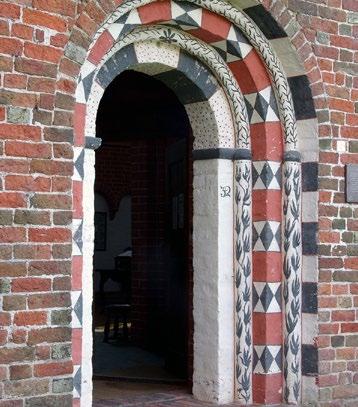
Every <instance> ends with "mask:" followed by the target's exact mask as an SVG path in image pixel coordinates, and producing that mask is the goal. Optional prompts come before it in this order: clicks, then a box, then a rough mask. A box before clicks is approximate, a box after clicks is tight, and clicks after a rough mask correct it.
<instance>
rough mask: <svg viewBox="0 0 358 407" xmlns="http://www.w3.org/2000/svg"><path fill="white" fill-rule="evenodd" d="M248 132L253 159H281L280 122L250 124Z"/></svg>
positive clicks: (281, 138)
mask: <svg viewBox="0 0 358 407" xmlns="http://www.w3.org/2000/svg"><path fill="white" fill-rule="evenodd" d="M250 132H251V143H252V156H253V160H254V161H262V160H270V161H282V158H283V136H282V128H281V123H280V122H271V123H257V124H252V125H251V126H250Z"/></svg>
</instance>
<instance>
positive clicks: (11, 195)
mask: <svg viewBox="0 0 358 407" xmlns="http://www.w3.org/2000/svg"><path fill="white" fill-rule="evenodd" d="M26 206H27V202H26V195H25V194H23V193H20V192H0V207H1V208H23V207H26Z"/></svg>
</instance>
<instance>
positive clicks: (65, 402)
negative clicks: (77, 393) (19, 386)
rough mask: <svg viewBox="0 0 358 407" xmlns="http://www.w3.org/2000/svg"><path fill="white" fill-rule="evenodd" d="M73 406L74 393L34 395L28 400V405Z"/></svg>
mask: <svg viewBox="0 0 358 407" xmlns="http://www.w3.org/2000/svg"><path fill="white" fill-rule="evenodd" d="M44 406H46V407H72V406H73V405H72V395H58V396H45V397H33V398H30V399H27V400H26V407H44Z"/></svg>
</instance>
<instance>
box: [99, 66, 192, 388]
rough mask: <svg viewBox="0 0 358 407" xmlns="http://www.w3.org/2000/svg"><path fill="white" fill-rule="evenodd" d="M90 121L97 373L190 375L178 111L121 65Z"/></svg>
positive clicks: (186, 226) (183, 124)
mask: <svg viewBox="0 0 358 407" xmlns="http://www.w3.org/2000/svg"><path fill="white" fill-rule="evenodd" d="M96 125H97V129H96V131H97V137H100V138H102V140H103V142H102V146H101V148H100V149H99V150H98V151H97V152H96V182H95V193H96V201H95V211H96V217H95V227H96V239H95V255H94V287H95V292H94V311H93V315H94V339H95V346H94V376H95V378H96V377H98V378H99V377H117V378H121V379H133V380H141V379H143V380H144V381H146V382H150V381H154V382H156V381H160V382H166V381H168V382H176V381H183V382H190V381H191V376H192V362H191V360H192V305H191V299H192V249H191V247H192V244H191V229H192V224H191V220H192V203H191V202H192V163H191V151H192V140H191V129H190V124H189V121H188V118H187V115H186V112H185V109H184V107H183V106H182V104H181V103H180V102H179V101H178V99H177V98H176V96H175V94H174V93H173V92H172V91H171V90H170V89H169V88H167V87H166V86H165V85H164V84H163V83H161V82H159V81H158V80H156V79H154V78H151V77H149V76H147V75H144V74H142V73H138V72H134V71H126V72H124V73H122V74H121V75H119V76H118V77H117V78H116V79H115V80H114V81H113V82H112V84H111V85H110V86H109V87H108V88H107V90H106V92H105V94H104V96H103V98H102V101H101V103H100V106H99V110H98V116H97V123H96ZM125 319H127V323H123V321H124V320H125ZM116 320H118V322H119V323H118V332H116V325H117V323H116ZM124 322H125V321H124ZM106 323H107V329H104V328H105V327H106ZM109 323H110V324H109ZM126 327H127V328H128V330H126ZM106 331H107V332H106Z"/></svg>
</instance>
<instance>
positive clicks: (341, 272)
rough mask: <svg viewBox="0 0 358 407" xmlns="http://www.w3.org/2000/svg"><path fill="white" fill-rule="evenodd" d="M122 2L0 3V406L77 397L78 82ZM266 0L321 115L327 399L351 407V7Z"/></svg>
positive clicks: (67, 401)
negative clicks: (347, 177)
mask: <svg viewBox="0 0 358 407" xmlns="http://www.w3.org/2000/svg"><path fill="white" fill-rule="evenodd" d="M120 2H121V1H120V0H98V1H97V0H96V1H95V0H93V1H88V2H82V1H72V0H61V1H60V0H33V1H30V0H13V1H7V0H4V1H2V2H1V3H0V85H1V89H0V207H1V209H0V224H1V225H2V227H1V228H0V293H1V302H0V305H1V308H0V346H1V348H0V380H1V383H0V406H1V407H3V406H12V407H22V406H24V405H25V400H26V406H29V407H33V406H38V405H41V406H47V405H48V406H50V405H57V406H61V407H62V406H63V407H66V406H72V392H71V387H72V374H71V373H72V357H71V328H70V306H71V295H70V290H71V283H72V285H73V281H72V282H71V248H70V246H71V227H70V223H71V218H72V214H71V210H72V181H71V175H72V172H73V163H72V156H73V150H72V143H73V130H72V129H73V126H77V125H78V123H77V121H76V120H77V118H76V117H74V116H73V107H74V92H75V89H76V81H75V79H74V77H75V76H76V75H77V74H78V72H79V69H80V66H81V64H82V62H83V60H84V57H85V55H86V50H87V49H88V47H89V44H90V42H91V38H92V37H93V35H94V33H95V32H96V30H97V29H98V27H99V25H100V24H101V23H102V22H103V21H104V19H105V17H106V16H107V15H109V14H110V13H111V11H113V10H114V8H115V6H116V5H118V4H119V3H120ZM262 3H263V5H264V6H265V7H266V8H267V9H268V10H269V11H270V12H271V14H272V15H273V16H274V18H275V19H276V20H277V21H278V22H279V23H280V24H281V26H282V27H283V28H284V29H285V31H286V32H287V33H288V35H289V37H290V38H291V41H292V44H293V46H294V47H295V49H296V50H297V53H298V55H299V58H300V60H301V61H302V63H303V64H304V66H305V69H306V72H307V75H308V78H309V80H310V83H311V89H312V93H313V95H314V100H315V106H316V110H317V115H318V119H319V129H318V130H319V139H320V164H319V176H320V184H319V188H320V203H319V214H320V218H319V294H318V305H319V336H318V338H317V345H318V347H319V380H318V382H319V387H320V400H321V406H322V407H326V406H327V407H328V406H356V405H357V399H358V355H357V349H358V346H357V345H358V323H357V317H358V315H357V306H358V225H357V215H358V208H357V206H356V205H352V204H349V205H348V204H346V203H345V195H344V190H345V182H344V170H345V164H346V163H357V162H358V115H357V113H358V103H357V100H358V72H357V63H358V51H357V48H358V47H357V43H358V40H357V37H358V24H357V22H358V3H357V1H355V0H314V1H313V0H312V1H306V0H282V1H281V0H278V1H270V0H264V1H262ZM69 38H70V42H69ZM67 44H69V45H68V47H67V48H66V55H65V56H64V49H65V47H66V46H67ZM59 73H60V74H59ZM58 74H59V75H58ZM9 400H11V401H9Z"/></svg>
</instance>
